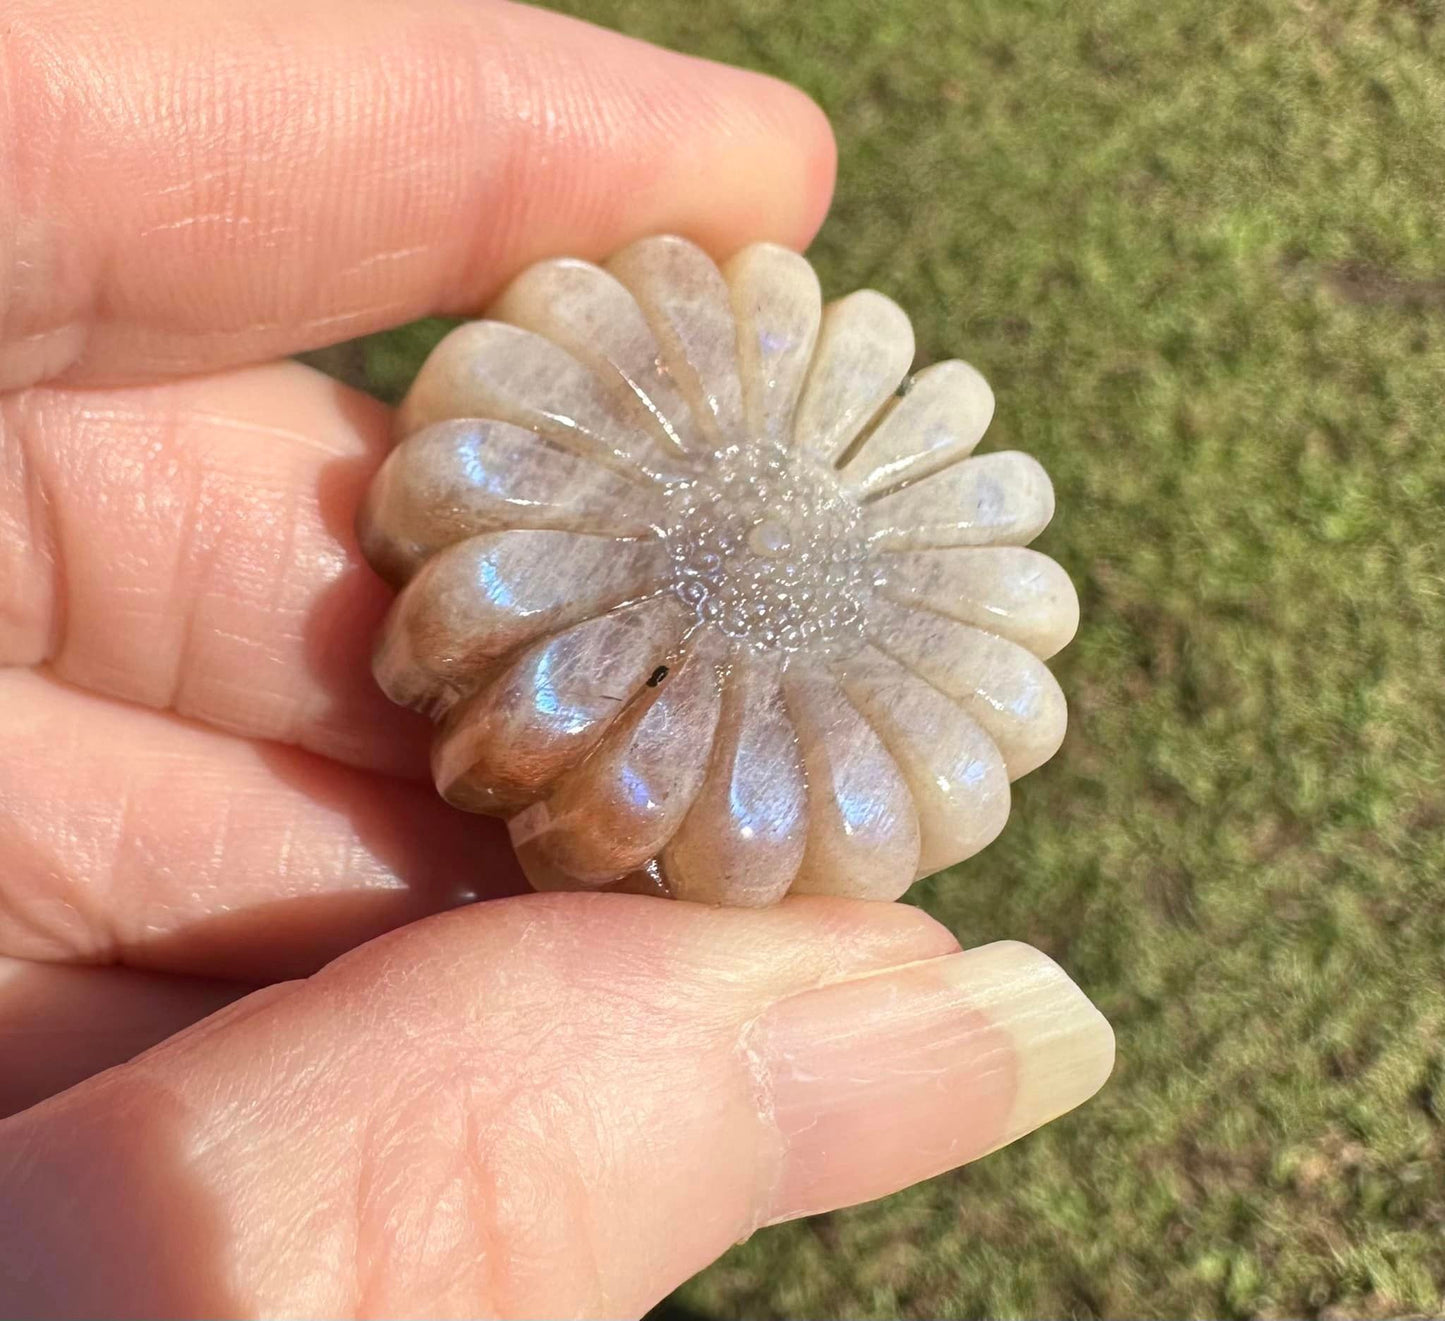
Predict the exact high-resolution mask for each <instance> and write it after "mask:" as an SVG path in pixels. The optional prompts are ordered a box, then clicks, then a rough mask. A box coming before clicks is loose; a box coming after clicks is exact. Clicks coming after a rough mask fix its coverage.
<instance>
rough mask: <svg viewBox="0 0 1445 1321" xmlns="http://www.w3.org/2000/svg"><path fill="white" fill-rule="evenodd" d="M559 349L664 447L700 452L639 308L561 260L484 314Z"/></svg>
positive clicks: (533, 272) (611, 284)
mask: <svg viewBox="0 0 1445 1321" xmlns="http://www.w3.org/2000/svg"><path fill="white" fill-rule="evenodd" d="M487 314H488V316H491V317H494V318H495V319H496V320H498V321H507V322H510V323H511V324H512V325H514V326H521V327H522V328H523V329H525V330H531V331H534V332H536V333H537V334H539V335H544V336H546V338H548V339H550V340H552V341H553V342H554V343H557V344H560V345H561V346H562V347H563V348H564V349H566V350H567V352H568V353H570V354H571V355H572V356H573V357H574V358H576V359H577V361H578V362H582V363H586V364H587V366H589V367H590V368H591V369H592V370H593V371H594V372H596V373H597V375H598V377H599V378H601V379H602V380H603V381H604V382H607V383H608V384H609V385H611V386H612V387H613V388H615V389H616V390H617V391H618V393H619V396H620V397H619V399H618V409H619V411H620V412H623V413H624V414H635V415H636V416H637V418H638V420H639V422H640V423H641V424H643V425H648V426H651V427H652V428H654V429H655V430H656V431H657V433H658V435H659V436H660V437H661V438H662V440H663V441H664V442H665V443H666V444H667V445H668V446H670V447H673V448H675V449H677V450H679V451H682V452H686V451H687V450H688V449H700V448H702V440H701V437H700V435H699V433H698V428H697V424H696V423H695V422H694V420H693V416H692V409H691V408H689V407H688V405H687V402H686V401H685V400H684V399H683V397H682V394H681V393H680V392H679V390H678V388H677V383H676V382H675V381H674V380H673V379H672V377H671V376H669V375H668V373H667V370H666V369H665V368H664V367H663V365H662V350H661V348H659V347H658V343H657V340H656V338H655V337H654V336H653V333H652V328H651V327H650V326H649V325H648V324H647V319H646V318H645V317H644V316H643V315H642V309H641V308H639V307H638V306H637V302H636V300H635V299H634V298H633V297H632V295H631V294H630V293H628V291H627V289H626V288H625V287H624V286H623V285H622V284H621V283H620V282H619V281H618V280H617V279H616V277H615V276H612V275H610V274H608V272H606V271H604V270H603V269H602V268H601V267H600V266H594V265H593V264H592V263H591V262H587V261H579V260H577V259H576V258H575V257H562V258H559V259H557V260H555V261H543V262H538V263H537V264H536V265H534V266H531V267H529V268H528V269H527V270H525V271H523V272H522V274H521V275H519V276H518V277H517V278H516V279H515V280H513V281H512V283H511V284H510V285H509V286H508V287H507V288H506V290H505V291H504V292H503V293H502V295H501V297H500V298H498V299H497V301H496V302H495V303H493V304H492V306H491V307H490V308H489V309H488V312H487Z"/></svg>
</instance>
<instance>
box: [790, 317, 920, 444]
mask: <svg viewBox="0 0 1445 1321" xmlns="http://www.w3.org/2000/svg"><path fill="white" fill-rule="evenodd" d="M912 363H913V326H912V325H911V324H910V322H909V320H908V317H907V314H906V313H905V312H904V311H903V309H902V308H901V307H899V306H898V304H897V303H895V302H894V301H893V300H892V299H891V298H885V297H884V296H883V295H882V294H880V293H877V292H875V291H874V290H872V289H859V290H858V291H857V292H856V293H851V294H849V295H848V296H847V297H846V298H840V299H838V300H837V302H834V303H829V304H828V306H827V307H826V308H825V309H824V310H823V325H822V328H821V330H820V331H819V332H818V347H817V350H816V351H815V352H814V354H813V363H812V367H811V368H810V369H809V371H808V379H807V382H806V383H805V384H804V386H803V397H802V399H801V400H799V402H798V420H797V424H796V426H795V427H794V431H793V441H794V444H796V445H797V447H798V448H799V449H801V450H802V451H803V452H804V453H806V454H811V455H813V456H814V457H815V458H817V459H818V460H820V461H821V462H823V463H829V464H831V463H836V462H837V461H838V460H839V459H840V458H841V457H842V456H843V455H844V454H845V453H846V452H847V449H848V447H849V446H850V445H851V444H852V443H853V441H854V439H855V438H856V437H857V435H858V433H859V432H861V431H862V430H863V428H864V427H866V426H867V425H868V423H869V422H871V421H872V420H873V418H874V416H875V414H877V412H878V410H879V409H880V408H882V407H883V405H884V404H886V403H887V402H888V401H889V400H890V399H891V398H892V397H893V395H894V392H895V391H896V390H897V389H898V386H899V384H900V383H901V382H902V380H903V378H904V376H906V375H907V374H908V368H909V367H910V366H911V365H912Z"/></svg>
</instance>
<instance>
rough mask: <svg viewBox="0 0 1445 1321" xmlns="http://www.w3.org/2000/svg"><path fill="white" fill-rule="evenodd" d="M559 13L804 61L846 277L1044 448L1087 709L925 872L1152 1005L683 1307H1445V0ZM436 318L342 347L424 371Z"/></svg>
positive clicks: (1223, 1311)
mask: <svg viewBox="0 0 1445 1321" xmlns="http://www.w3.org/2000/svg"><path fill="white" fill-rule="evenodd" d="M561 7H564V8H567V9H569V10H570V11H571V12H575V13H578V14H580V15H581V16H583V17H586V18H590V19H592V20H594V21H597V22H600V23H604V24H607V25H609V26H612V27H617V28H620V29H623V30H625V31H627V32H630V33H633V34H636V35H638V36H642V37H647V38H651V39H653V40H656V41H660V42H663V43H665V44H668V45H672V46H675V47H679V48H682V49H685V50H689V51H692V52H695V53H699V54H705V55H710V56H713V57H716V58H719V59H724V60H730V61H733V62H737V63H741V64H746V65H750V66H752V67H755V68H760V69H764V70H767V71H769V72H771V73H774V74H778V75H780V76H782V77H784V78H787V79H789V80H791V81H793V82H796V83H798V84H800V85H801V86H802V87H804V88H806V89H807V90H808V91H809V92H811V93H812V94H813V95H814V96H815V97H816V98H817V99H818V100H819V101H820V102H821V103H822V104H823V106H824V107H825V108H826V109H827V111H828V112H829V114H830V115H831V117H832V119H833V122H834V124H835V126H836V128H837V132H838V138H839V141H840V144H841V165H840V177H839V188H838V198H837V203H836V206H835V207H834V210H833V212H832V215H831V218H830V219H829V220H828V222H827V225H826V227H825V229H824V231H823V233H822V236H821V237H820V238H819V240H818V243H817V245H816V246H815V248H814V249H813V253H812V255H813V256H814V258H815V260H816V262H817V264H818V266H819V269H820V272H821V275H822V277H823V282H824V286H825V290H826V291H827V292H828V293H830V294H838V293H842V292H846V291H847V290H850V289H852V288H854V287H857V286H860V285H871V286H874V287H876V288H879V289H882V290H884V291H885V292H887V293H889V294H891V295H892V296H894V297H895V298H897V299H898V301H899V302H901V303H902V304H903V306H904V307H905V308H907V309H908V310H909V311H910V312H911V313H912V315H913V317H914V319H915V325H916V327H917V331H918V339H919V347H920V356H921V359H922V360H924V361H926V360H928V359H931V358H939V357H948V356H955V355H958V356H964V357H967V358H969V359H970V360H971V361H972V362H974V363H975V364H977V365H978V366H979V367H980V368H981V369H982V370H983V372H984V373H985V375H987V377H988V378H989V380H990V381H991V382H992V384H993V386H994V389H995V391H996V393H997V396H998V400H999V408H998V416H997V420H996V421H995V423H994V426H993V428H992V430H991V432H990V437H989V440H988V442H986V445H988V446H991V447H996V448H1013V447H1017V448H1021V449H1025V450H1028V451H1030V452H1032V453H1033V454H1035V455H1037V456H1038V457H1039V458H1040V459H1041V460H1042V461H1043V463H1044V464H1045V466H1046V467H1047V468H1048V470H1049V472H1050V473H1051V474H1052V476H1053V479H1054V483H1055V486H1056V489H1057V493H1058V504H1059V514H1058V517H1057V520H1056V521H1055V523H1054V524H1053V526H1052V527H1051V528H1050V529H1049V531H1048V532H1047V533H1045V535H1044V537H1043V538H1042V539H1041V540H1040V542H1039V543H1038V544H1039V546H1040V547H1041V548H1042V549H1044V550H1045V551H1047V552H1048V553H1050V554H1052V555H1054V556H1055V557H1057V558H1058V559H1059V560H1061V561H1062V562H1063V564H1064V565H1065V566H1066V567H1067V568H1068V569H1069V571H1070V572H1071V573H1072V575H1073V577H1074V580H1075V582H1076V583H1077V584H1078V585H1079V589H1080V594H1081V596H1082V600H1083V619H1084V622H1083V627H1082V629H1081V632H1080V635H1079V638H1078V640H1077V641H1076V642H1075V643H1074V644H1073V645H1072V646H1071V647H1070V648H1069V649H1068V650H1067V651H1066V652H1065V653H1064V654H1063V656H1062V657H1061V658H1060V659H1059V661H1058V662H1057V672H1058V674H1059V677H1060V679H1061V680H1062V682H1063V685H1064V688H1065V690H1066V692H1067V693H1068V694H1069V697H1070V702H1071V709H1072V725H1071V729H1070V732H1069V736H1068V740H1067V742H1066V743H1065V744H1064V748H1063V751H1062V752H1061V754H1060V755H1059V756H1058V757H1057V758H1056V759H1055V760H1054V761H1053V762H1052V763H1050V765H1048V766H1047V767H1046V768H1045V769H1043V770H1042V771H1040V772H1038V773H1036V774H1034V775H1032V776H1030V777H1029V778H1028V779H1026V780H1024V781H1023V782H1021V783H1020V785H1019V786H1018V789H1017V797H1016V800H1015V801H1016V805H1015V808H1014V814H1013V817H1012V820H1011V821H1010V824H1009V826H1008V829H1007V830H1006V832H1005V833H1004V835H1003V837H1002V838H1001V839H1000V841H999V842H998V843H996V844H995V845H994V846H993V847H992V848H990V849H989V850H988V851H987V852H986V853H984V854H983V855H981V856H980V857H978V858H976V859H973V860H972V861H970V862H968V863H966V864H964V865H963V866H961V867H958V868H955V869H953V871H951V872H949V873H945V874H943V875H941V876H939V877H937V878H935V879H933V880H931V881H928V882H925V883H923V884H922V885H920V886H918V887H916V889H915V891H914V892H913V895H912V896H911V897H912V898H913V900H914V901H915V902H917V903H919V904H921V905H923V906H924V907H925V908H927V909H928V910H929V911H930V912H932V913H934V914H935V915H937V916H938V917H939V918H941V919H942V920H943V921H944V922H946V923H947V924H948V925H949V926H950V927H951V928H953V930H954V931H956V932H957V933H958V935H959V936H960V938H961V939H962V940H963V941H964V942H965V943H966V944H974V943H979V942H982V941H987V940H993V939H996V938H1000V937H1016V938H1019V939H1023V940H1027V941H1030V942H1032V943H1033V944H1036V945H1039V946H1041V947H1042V948H1043V949H1045V950H1047V951H1048V952H1050V953H1051V954H1053V955H1054V956H1055V957H1056V958H1058V959H1059V960H1060V961H1061V962H1062V963H1063V964H1064V965H1065V966H1066V967H1067V968H1068V969H1069V970H1070V972H1071V973H1072V974H1073V975H1074V976H1075V978H1077V980H1078V981H1079V982H1080V983H1081V984H1082V985H1083V986H1084V987H1085V988H1086V990H1087V991H1088V992H1089V993H1090V994H1091V995H1092V996H1093V997H1094V999H1095V1000H1096V1001H1097V1002H1098V1003H1099V1004H1100V1006H1101V1007H1102V1008H1103V1009H1104V1011H1105V1012H1106V1013H1107V1014H1108V1016H1109V1017H1110V1018H1111V1019H1112V1021H1113V1023H1114V1025H1115V1027H1116V1029H1117V1032H1118V1041H1119V1066H1118V1071H1117V1073H1116V1075H1115V1077H1114V1080H1113V1081H1112V1083H1111V1084H1110V1085H1109V1087H1108V1088H1107V1089H1106V1091H1105V1092H1104V1093H1103V1094H1102V1095H1101V1096H1100V1097H1099V1098H1098V1099H1096V1100H1095V1101H1093V1102H1092V1103H1091V1104H1089V1105H1088V1106H1086V1107H1085V1108H1084V1109H1083V1110H1082V1111H1080V1112H1078V1113H1076V1114H1074V1115H1072V1116H1069V1117H1068V1118H1066V1119H1064V1120H1062V1121H1060V1122H1059V1123H1057V1124H1055V1125H1053V1126H1052V1127H1051V1128H1049V1129H1047V1130H1046V1131H1044V1132H1042V1133H1040V1134H1037V1135H1035V1136H1034V1137H1031V1138H1029V1139H1027V1140H1025V1141H1024V1142H1022V1143H1019V1144H1018V1145H1017V1146H1016V1147H1014V1148H1011V1149H1009V1150H1005V1151H1003V1152H1000V1153H998V1154H996V1155H994V1156H991V1157H989V1158H988V1159H987V1160H984V1161H982V1162H980V1163H979V1164H978V1165H976V1166H973V1167H970V1168H968V1169H966V1170H963V1171H961V1172H959V1173H956V1174H953V1175H949V1176H946V1177H944V1178H940V1179H936V1180H934V1181H932V1182H931V1183H929V1184H927V1185H926V1186H923V1187H920V1188H915V1189H913V1190H910V1191H908V1192H905V1193H902V1194H899V1195H898V1196H896V1197H892V1198H888V1199H885V1200H883V1201H881V1202H877V1203H874V1204H871V1205H869V1206H865V1207H861V1208H858V1209H856V1210H852V1211H848V1212H845V1213H841V1214H836V1215H831V1216H824V1217H819V1218H817V1219H814V1220H810V1221H806V1222H802V1223H798V1224H793V1225H789V1226H784V1227H780V1228H777V1229H772V1230H768V1231H765V1232H763V1233H760V1234H759V1235H757V1236H756V1237H755V1238H754V1239H753V1240H752V1241H751V1242H749V1243H747V1244H744V1245H742V1246H740V1247H738V1248H737V1249H735V1250H734V1251H733V1252H731V1253H730V1254H729V1255H728V1256H727V1257H725V1258H724V1259H723V1260H722V1261H721V1262H720V1263H719V1264H718V1265H717V1266H715V1267H714V1268H713V1269H711V1270H709V1271H708V1272H706V1273H705V1274H703V1275H702V1276H700V1277H699V1278H698V1279H696V1280H694V1281H693V1282H692V1283H690V1284H689V1285H688V1286H686V1288H685V1289H683V1290H682V1291H681V1293H680V1294H679V1295H678V1296H677V1297H675V1298H674V1299H673V1300H671V1301H670V1302H669V1303H668V1304H665V1305H664V1308H663V1309H662V1311H663V1313H664V1314H671V1315H673V1316H688V1315H702V1316H706V1317H775V1316H776V1317H835V1316H836V1317H843V1316H848V1317H897V1316H909V1317H913V1316H918V1317H955V1316H957V1317H964V1316H978V1315H990V1316H1043V1315H1047V1316H1096V1315H1097V1316H1113V1317H1126V1316H1241V1317H1242V1316H1266V1317H1275V1316H1324V1317H1342V1316H1362V1315H1365V1316H1385V1315H1391V1314H1399V1313H1415V1314H1425V1315H1441V1314H1442V1310H1441V1309H1442V1306H1445V1304H1442V1289H1445V1044H1442V1042H1445V994H1442V981H1445V752H1442V750H1445V554H1442V550H1441V542H1442V526H1445V438H1442V432H1445V427H1442V393H1445V370H1442V369H1445V213H1442V206H1445V5H1442V4H1441V3H1440V0H1391V2H1388V3H1387V2H1385V0H1379V2H1374V0H1361V2H1360V3H1349V2H1348V0H1341V2H1340V3H1328V2H1327V0H1247V2H1242V3H1219V2H1218V0H1198V2H1189V0H1172V2H1171V0H1084V2H1083V3H1080V2H1079V0H1074V3H1068V2H1067V0H888V2H887V3H882V2H881V0H880V2H879V3H866V2H865V0H709V3H707V4H683V3H677V4H671V5H662V4H658V3H657V2H656V0H565V3H564V4H563V5H562V6H561ZM432 338H434V328H430V327H421V328H420V329H413V330H411V331H407V332H401V333H397V334H392V335H388V336H382V337H376V338H373V339H372V340H370V341H367V342H364V343H362V344H359V345H353V346H350V347H347V348H343V349H341V350H337V351H333V354H332V357H331V358H330V361H331V362H332V364H333V366H335V365H338V364H340V365H341V366H343V367H346V366H348V365H349V367H350V370H351V371H353V372H356V371H361V372H364V373H365V374H366V375H367V377H368V379H369V381H370V383H371V384H372V386H373V388H375V389H377V390H378V392H380V393H382V394H394V393H395V392H396V391H397V390H398V389H399V388H400V386H401V385H402V384H404V382H405V380H406V379H407V378H408V377H409V375H410V373H411V372H412V371H414V370H415V367H416V365H417V362H418V360H419V354H420V353H421V352H422V351H423V348H424V346H425V344H426V343H428V342H429V341H430V339H432Z"/></svg>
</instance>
